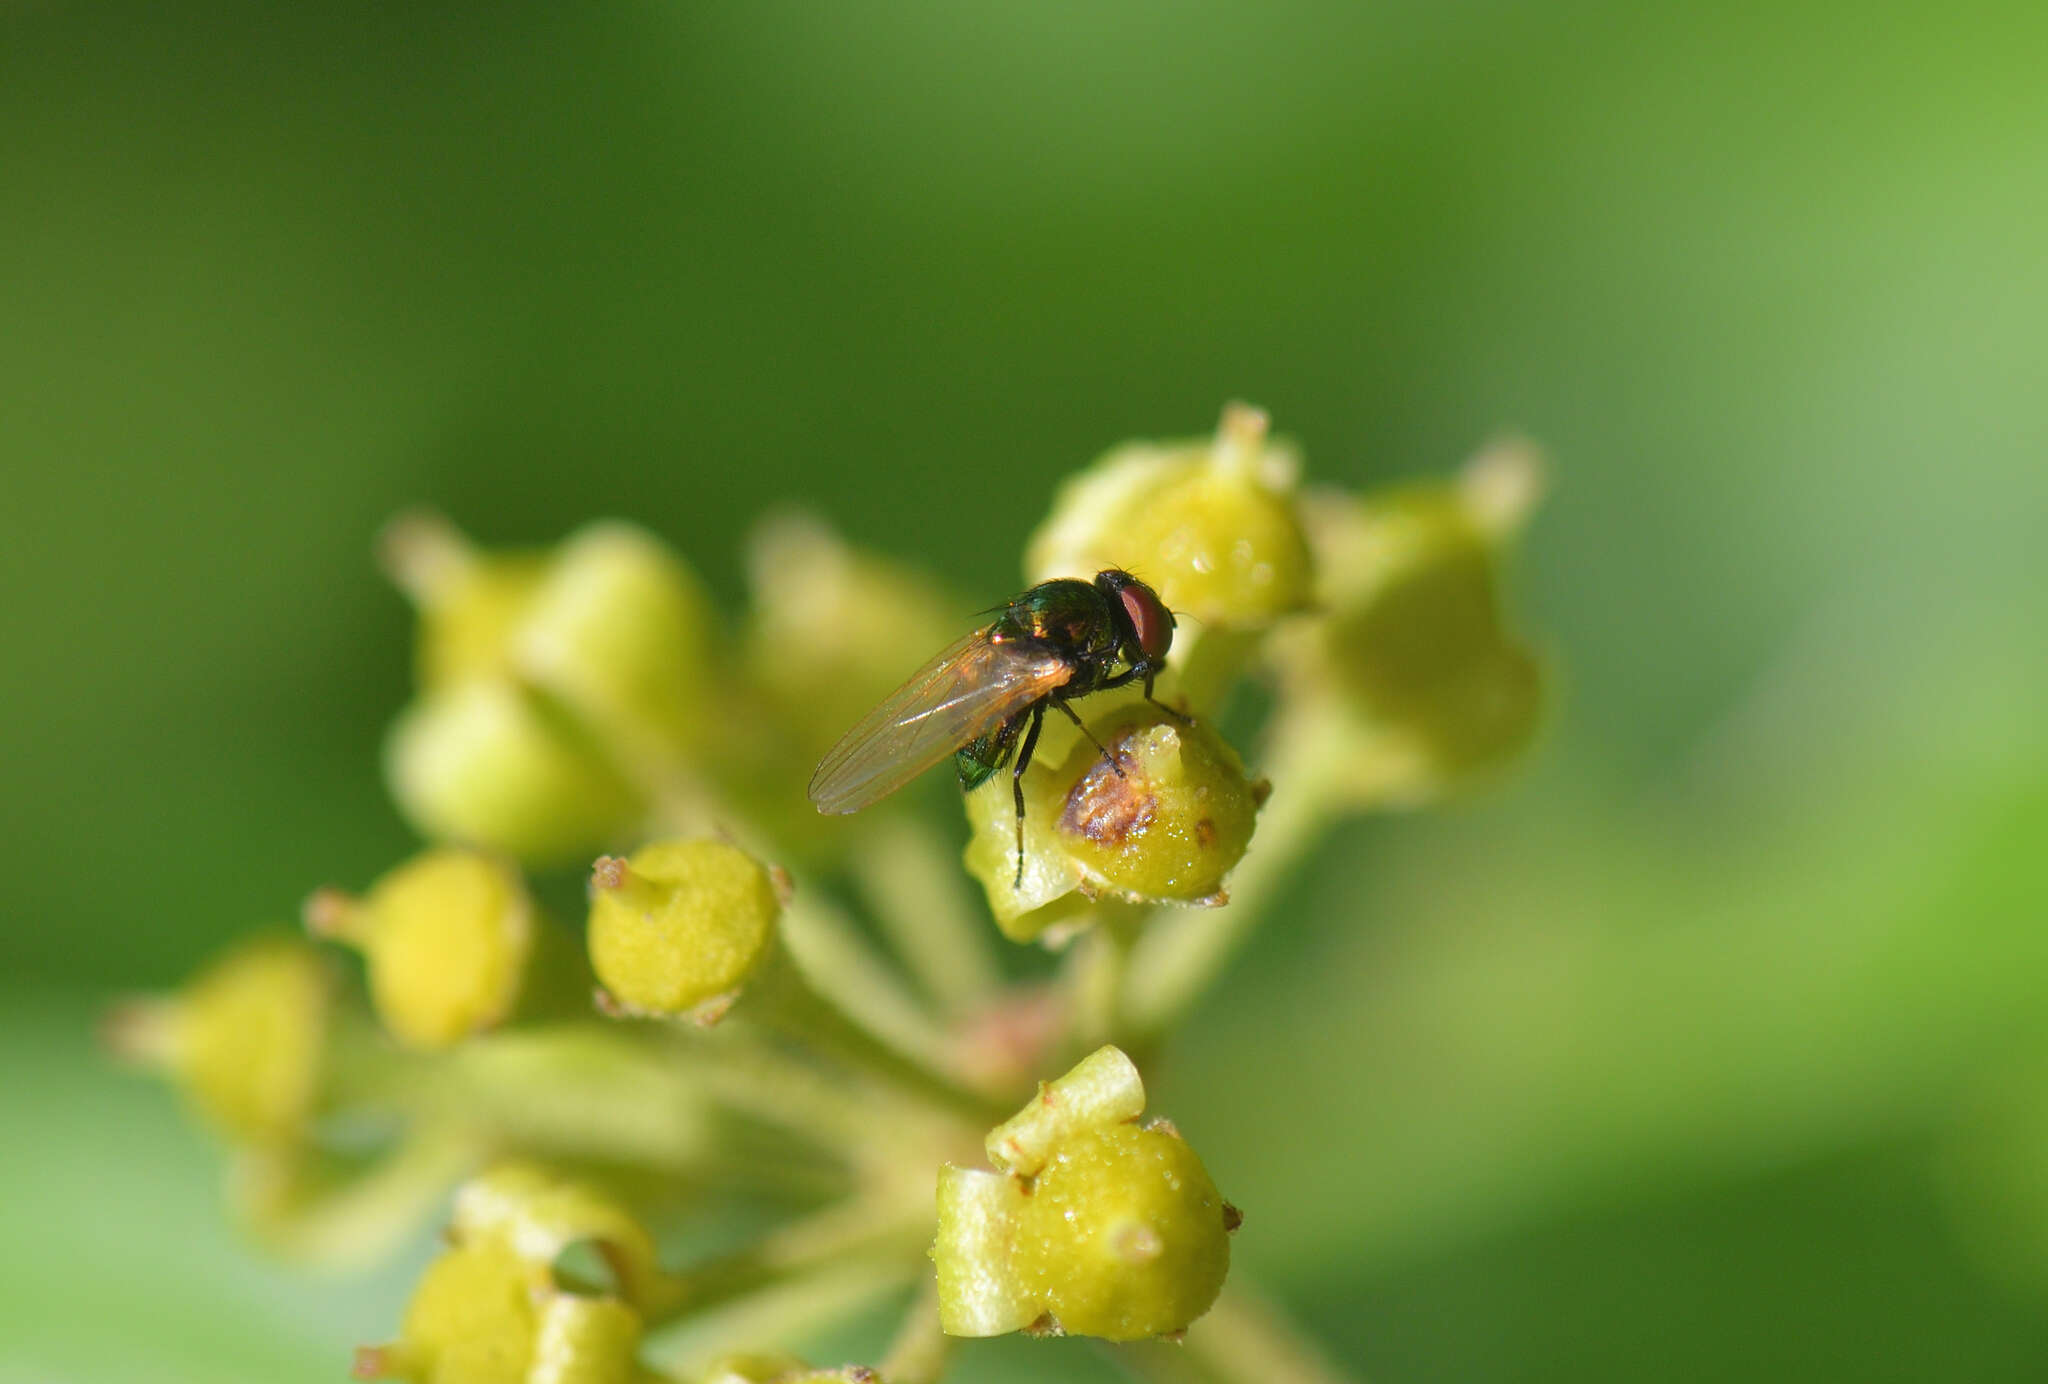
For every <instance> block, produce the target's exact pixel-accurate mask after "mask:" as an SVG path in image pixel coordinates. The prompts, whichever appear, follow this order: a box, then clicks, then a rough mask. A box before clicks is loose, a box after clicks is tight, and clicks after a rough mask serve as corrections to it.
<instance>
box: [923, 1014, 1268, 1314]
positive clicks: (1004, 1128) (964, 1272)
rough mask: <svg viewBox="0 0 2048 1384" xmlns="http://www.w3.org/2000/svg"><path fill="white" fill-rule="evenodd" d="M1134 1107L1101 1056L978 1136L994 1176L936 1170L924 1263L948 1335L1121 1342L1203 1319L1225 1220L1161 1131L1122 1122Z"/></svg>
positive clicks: (1207, 1184)
mask: <svg viewBox="0 0 2048 1384" xmlns="http://www.w3.org/2000/svg"><path fill="white" fill-rule="evenodd" d="M1069 1100H1071V1101H1072V1104H1073V1107H1074V1108H1071V1109H1068V1108H1063V1107H1065V1105H1066V1103H1067V1102H1068V1101H1069ZM1143 1105H1144V1088H1143V1085H1142V1083H1140V1082H1139V1080H1138V1075H1137V1071H1136V1069H1135V1068H1134V1067H1132V1066H1131V1064H1130V1060H1129V1059H1128V1058H1126V1057H1125V1056H1124V1055H1123V1054H1122V1053H1121V1052H1119V1051H1118V1050H1116V1049H1115V1048H1104V1049H1102V1050H1100V1051H1098V1052H1096V1053H1095V1054H1094V1055H1092V1056H1091V1057H1089V1058H1087V1059H1086V1060H1085V1061H1084V1062H1083V1063H1082V1064H1081V1065H1080V1066H1079V1067H1077V1068H1075V1070H1074V1071H1072V1072H1070V1073H1068V1075H1067V1076H1066V1077H1063V1078H1061V1080H1059V1081H1056V1082H1053V1083H1052V1084H1051V1085H1049V1086H1046V1087H1045V1088H1043V1089H1042V1090H1041V1092H1040V1093H1039V1095H1038V1097H1037V1098H1036V1099H1034V1100H1033V1102H1032V1103H1031V1105H1029V1106H1027V1107H1026V1108H1025V1109H1024V1110H1022V1111H1020V1112H1019V1113H1018V1115H1017V1116H1016V1117H1015V1118H1014V1119H1012V1120H1010V1121H1009V1122H1008V1123H1006V1124H1004V1125H1001V1126H999V1127H998V1128H997V1129H996V1130H995V1131H993V1132H992V1133H991V1134H990V1136H989V1147H990V1150H991V1153H992V1156H993V1155H996V1154H998V1153H999V1154H1000V1156H1001V1160H1002V1161H1003V1162H1005V1163H1007V1164H1008V1171H1007V1172H984V1171H980V1170H977V1169H963V1168H956V1167H953V1166H951V1165H950V1164H949V1165H947V1166H946V1167H944V1168H942V1169H941V1170H940V1173H939V1191H938V1201H939V1227H938V1235H937V1238H936V1240H935V1241H934V1243H933V1246H932V1258H933V1260H934V1261H935V1263H936V1264H937V1267H938V1285H939V1321H940V1325H941V1326H942V1327H943V1329H944V1330H945V1331H946V1332H947V1333H948V1334H951V1335H955V1336H994V1335H1001V1334H1003V1333H1005V1332H1010V1331H1020V1330H1024V1329H1027V1328H1029V1329H1032V1330H1037V1331H1053V1332H1065V1333H1068V1334H1073V1335H1084V1336H1099V1337H1103V1338H1105V1339H1107V1340H1113V1341H1128V1340H1136V1339H1139V1338H1141V1337H1146V1336H1163V1335H1168V1334H1171V1333H1173V1332H1177V1331H1180V1330H1182V1329H1184V1328H1185V1327H1186V1326H1187V1325H1188V1323H1190V1322H1192V1321H1193V1320H1194V1319H1195V1318H1197V1317H1199V1316H1201V1315H1202V1313H1204V1312H1206V1311H1208V1310H1209V1307H1210V1304H1212V1303H1213V1302H1215V1300H1216V1295H1217V1293H1218V1292H1220V1291H1221V1290H1222V1287H1223V1279H1224V1277H1225V1275H1226V1274H1227V1273H1228V1272H1229V1268H1230V1239H1229V1236H1230V1232H1231V1231H1232V1230H1233V1229H1235V1228H1236V1225H1237V1221H1238V1216H1237V1212H1236V1210H1235V1208H1233V1207H1231V1206H1230V1205H1229V1204H1228V1203H1227V1202H1225V1201H1224V1200H1223V1198H1222V1196H1221V1195H1219V1194H1218V1192H1217V1191H1216V1186H1215V1184H1214V1183H1213V1182H1211V1181H1210V1179H1209V1174H1208V1172H1207V1170H1206V1169H1204V1168H1203V1167H1202V1162H1201V1160H1200V1159H1199V1158H1197V1157H1196V1156H1195V1153H1194V1151H1193V1150H1192V1149H1190V1148H1189V1147H1188V1146H1187V1144H1186V1142H1185V1141H1184V1140H1182V1139H1181V1138H1180V1136H1179V1134H1178V1133H1177V1132H1176V1131H1174V1130H1173V1128H1172V1127H1171V1126H1169V1125H1164V1124H1156V1125H1153V1126H1151V1127H1146V1128H1141V1127H1140V1126H1138V1125H1137V1124H1136V1123H1135V1122H1134V1121H1135V1118H1136V1114H1137V1113H1138V1112H1139V1111H1141V1110H1142V1109H1143Z"/></svg>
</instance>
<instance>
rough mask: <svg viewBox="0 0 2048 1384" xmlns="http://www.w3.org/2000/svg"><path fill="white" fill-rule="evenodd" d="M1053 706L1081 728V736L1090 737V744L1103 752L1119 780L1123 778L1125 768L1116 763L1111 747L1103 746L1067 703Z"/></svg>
mask: <svg viewBox="0 0 2048 1384" xmlns="http://www.w3.org/2000/svg"><path fill="white" fill-rule="evenodd" d="M1053 705H1054V706H1056V707H1058V708H1059V709H1060V711H1061V712H1062V713H1064V714H1065V716H1066V718H1067V719H1068V720H1069V721H1072V722H1073V723H1074V724H1075V725H1076V726H1078V727H1079V728H1080V731H1081V734H1083V735H1085V736H1087V737H1088V743H1089V744H1091V745H1093V746H1094V747H1095V748H1096V749H1098V750H1100V751H1102V757H1103V758H1104V759H1106V760H1108V761H1109V767H1110V768H1112V769H1114V770H1116V776H1117V777H1118V778H1122V777H1123V776H1124V766H1123V765H1121V764H1119V763H1117V762H1116V756H1115V755H1113V754H1111V753H1110V752H1109V746H1107V745H1105V744H1103V743H1102V742H1101V741H1100V740H1097V739H1096V738H1095V732H1094V731H1092V730H1090V729H1088V726H1087V724H1086V723H1085V722H1084V721H1082V719H1081V718H1080V717H1079V716H1077V715H1075V714H1074V708H1072V707H1070V706H1068V705H1067V704H1066V703H1065V702H1059V701H1056V702H1054V703H1053Z"/></svg>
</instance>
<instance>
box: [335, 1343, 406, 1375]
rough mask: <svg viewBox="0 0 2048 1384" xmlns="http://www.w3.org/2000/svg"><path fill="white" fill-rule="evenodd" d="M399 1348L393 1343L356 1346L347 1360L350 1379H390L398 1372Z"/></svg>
mask: <svg viewBox="0 0 2048 1384" xmlns="http://www.w3.org/2000/svg"><path fill="white" fill-rule="evenodd" d="M400 1354H401V1351H400V1348H399V1347H397V1346H395V1345H386V1346H357V1347H356V1350H355V1356H354V1358H353V1359H351V1360H350V1361H349V1367H348V1373H349V1377H350V1378H351V1379H391V1378H394V1377H395V1376H396V1375H397V1374H398V1370H399V1356H400Z"/></svg>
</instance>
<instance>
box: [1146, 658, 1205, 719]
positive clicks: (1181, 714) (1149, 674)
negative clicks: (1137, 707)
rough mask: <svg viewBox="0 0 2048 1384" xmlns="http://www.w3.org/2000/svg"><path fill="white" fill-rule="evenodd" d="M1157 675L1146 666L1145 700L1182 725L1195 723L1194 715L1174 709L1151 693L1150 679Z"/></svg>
mask: <svg viewBox="0 0 2048 1384" xmlns="http://www.w3.org/2000/svg"><path fill="white" fill-rule="evenodd" d="M1157 676H1159V675H1158V673H1157V672H1156V671H1155V670H1154V669H1151V668H1147V669H1146V670H1145V700H1146V701H1148V702H1150V703H1152V705H1154V706H1156V707H1158V708H1159V709H1160V710H1161V711H1163V712H1165V713H1166V714H1167V715H1168V716H1171V717H1172V718H1173V719H1174V720H1176V721H1178V722H1180V723H1181V724H1182V725H1184V726H1191V725H1193V724H1194V723H1195V718H1194V717H1192V716H1190V715H1188V714H1187V713H1186V712H1185V711H1175V710H1174V709H1173V708H1172V707H1170V706H1168V705H1167V704H1166V703H1165V702H1162V701H1160V700H1159V699H1158V698H1157V697H1155V696H1153V695H1152V679H1153V678H1155V677H1157Z"/></svg>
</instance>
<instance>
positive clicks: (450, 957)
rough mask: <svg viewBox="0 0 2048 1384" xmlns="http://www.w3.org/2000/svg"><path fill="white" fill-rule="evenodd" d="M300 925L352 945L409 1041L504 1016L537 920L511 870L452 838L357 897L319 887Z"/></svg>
mask: <svg viewBox="0 0 2048 1384" xmlns="http://www.w3.org/2000/svg"><path fill="white" fill-rule="evenodd" d="M306 925H307V927H308V929H309V930H311V931H312V932H314V933H315V934H316V935H319V936H324V937H333V938H336V939H338V940H340V941H343V942H346V943H348V944H350V945H351V946H354V947H357V948H360V949H361V951H362V953H363V956H364V959H365V961H366V962H367V964H368V968H369V980H370V998H371V1001H372V1003H373V1004H374V1005H375V1006H376V1009H377V1016H378V1018H380V1019H381V1020H383V1023H384V1027H385V1028H386V1029H388V1030H390V1032H391V1034H392V1036H393V1037H395V1038H397V1039H398V1040H399V1041H400V1042H402V1043H404V1044H406V1045H407V1046H409V1047H415V1048H445V1047H448V1046H450V1045H452V1044H454V1043H458V1042H460V1041H462V1040H463V1039H464V1038H467V1037H469V1036H470V1035H471V1034H473V1033H480V1032H482V1031H483V1030H485V1029H488V1028H494V1027H496V1026H497V1025H498V1024H500V1023H503V1022H504V1021H505V1020H506V1019H507V1018H508V1017H510V1015H511V1013H512V1010H513V1007H514V1006H515V1005H516V1004H517V1003H518V1001H519V997H520V993H521V991H522V989H523V988H524V986H525V983H526V978H527V972H528V964H529V961H530V960H531V958H532V955H533V952H534V945H535V935H536V933H537V931H538V929H539V927H540V926H541V924H540V920H539V919H538V918H536V916H535V914H534V908H533V901H532V900H531V899H530V898H529V897H528V896H527V893H526V887H525V885H524V884H523V883H522V882H521V880H520V878H519V875H518V872H517V871H515V870H513V869H512V868H510V867H509V866H508V865H506V864H505V863H504V862H502V861H501V860H499V859H498V858H497V857H495V856H489V855H485V854H482V853H481V852H478V851H471V850H464V849H462V848H459V847H454V846H443V847H438V848H436V849H433V850H429V851H425V852H422V853H421V854H419V855H417V856H414V857H413V858H412V859H411V860H409V861H407V862H406V863H405V864H403V865H401V866H399V867H398V868H397V869H395V870H392V871H391V872H390V873H388V874H386V875H385V876H384V877H383V878H381V879H379V880H378V881H377V882H376V883H375V884H374V885H372V886H371V888H370V892H369V893H368V895H366V896H365V897H363V898H362V899H360V900H358V899H352V898H350V897H349V896H348V895H346V894H343V893H342V892H341V891H339V890H336V889H323V890H320V891H319V892H318V893H316V894H314V895H313V896H312V897H311V898H309V899H308V900H307V901H306Z"/></svg>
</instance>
